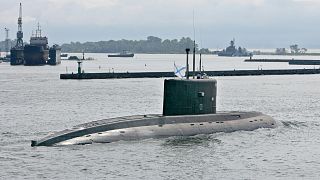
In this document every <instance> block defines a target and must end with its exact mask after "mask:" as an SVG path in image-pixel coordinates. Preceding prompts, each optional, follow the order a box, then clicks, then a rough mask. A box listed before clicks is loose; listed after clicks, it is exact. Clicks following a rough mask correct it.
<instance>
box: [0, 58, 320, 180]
mask: <svg viewBox="0 0 320 180" xmlns="http://www.w3.org/2000/svg"><path fill="white" fill-rule="evenodd" d="M88 56H93V57H96V58H98V59H99V60H95V61H90V62H84V64H83V67H84V69H85V71H86V72H105V71H109V69H111V70H112V68H113V70H114V71H116V72H120V71H123V72H125V71H157V70H165V71H170V70H171V69H173V62H174V61H175V62H176V64H183V63H184V55H137V57H136V58H133V59H121V58H120V59H117V58H116V59H108V58H105V57H106V55H103V54H89V55H88ZM283 58H286V57H283ZM309 58H310V57H309ZM242 60H243V58H219V57H215V56H205V57H204V64H205V68H206V69H208V70H213V69H234V68H236V69H256V68H257V66H258V65H262V66H263V68H266V69H267V68H273V69H275V68H288V67H289V65H287V64H286V63H258V64H255V63H243V62H242ZM99 66H100V69H99ZM66 67H67V68H66ZM309 67H312V68H313V66H309ZM290 68H292V66H290ZM295 68H304V67H303V66H295ZM317 68H318V67H317ZM66 70H68V72H69V73H71V72H72V71H73V72H76V63H75V62H74V61H73V62H66V61H63V63H62V64H61V65H59V66H42V67H24V66H16V67H12V66H10V65H9V64H8V63H1V64H0V142H1V146H0V177H1V178H0V179H280V178H284V179H319V177H320V171H319V169H320V133H319V130H320V122H319V120H320V119H319V117H320V110H319V107H320V104H319V102H320V91H319V89H320V76H319V75H293V76H251V77H250V76H249V77H218V78H217V80H218V110H220V111H228V110H243V111H252V110H255V111H261V112H264V113H266V114H268V115H271V116H273V117H274V118H275V119H276V120H277V121H278V122H279V124H280V126H279V127H278V128H276V129H258V130H256V131H252V132H244V131H239V132H234V133H217V134H211V135H198V136H195V137H184V138H181V137H170V138H164V139H147V140H142V141H130V142H126V141H120V142H116V143H110V144H92V145H83V146H66V147H30V140H33V139H39V138H41V137H44V136H46V135H47V134H48V133H50V132H53V131H58V130H63V129H65V128H70V127H72V126H74V125H77V124H80V123H84V122H88V121H92V120H98V119H102V118H109V117H116V116H124V115H132V114H148V113H161V112H162V96H163V79H115V80H80V81H78V80H60V79H59V74H60V73H65V72H66Z"/></svg>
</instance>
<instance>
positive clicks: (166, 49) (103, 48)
mask: <svg viewBox="0 0 320 180" xmlns="http://www.w3.org/2000/svg"><path fill="white" fill-rule="evenodd" d="M61 48H62V51H63V52H82V51H83V50H84V51H85V52H91V53H118V52H122V51H123V50H128V51H132V52H134V53H150V54H156V53H159V54H165V53H166V54H173V53H178V54H180V53H185V49H186V48H191V49H192V48H193V40H192V39H190V38H189V37H183V38H181V39H180V40H177V39H173V40H169V39H165V40H162V39H161V38H158V37H155V36H148V37H147V39H146V40H125V39H122V40H118V41H115V40H109V41H98V42H85V43H80V42H71V43H70V44H62V45H61ZM196 51H197V52H201V53H203V54H208V53H211V51H210V50H209V49H206V48H202V49H201V50H199V49H198V45H197V44H196Z"/></svg>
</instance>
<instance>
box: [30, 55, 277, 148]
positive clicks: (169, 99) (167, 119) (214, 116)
mask: <svg viewBox="0 0 320 180" xmlns="http://www.w3.org/2000/svg"><path fill="white" fill-rule="evenodd" d="M189 51H190V49H186V54H187V58H186V59H187V61H186V66H187V67H186V78H185V79H166V80H164V96H163V113H162V114H147V115H133V116H124V117H116V118H108V119H102V120H97V121H92V122H88V123H84V124H80V125H76V126H74V127H72V128H70V129H66V130H62V131H59V132H55V133H53V134H50V135H48V136H46V137H44V138H42V139H40V140H32V141H31V146H32V147H33V146H63V145H84V144H92V143H111V142H116V141H121V140H124V141H129V140H139V139H147V138H165V137H170V136H194V135H198V134H212V133H217V132H234V131H253V130H256V129H259V128H275V127H277V123H276V121H275V120H274V119H273V118H272V117H270V116H268V115H265V114H263V113H261V112H239V111H229V112H217V111H216V109H217V107H216V102H217V81H216V80H215V79H211V78H208V77H206V76H202V75H200V76H197V77H196V78H195V70H194V67H195V66H193V78H191V79H190V78H189V64H188V55H189ZM194 54H195V51H194ZM200 57H201V56H200ZM193 65H195V55H194V56H193ZM200 67H201V61H200ZM200 72H201V69H200Z"/></svg>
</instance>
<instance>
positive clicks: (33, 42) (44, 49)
mask: <svg viewBox="0 0 320 180" xmlns="http://www.w3.org/2000/svg"><path fill="white" fill-rule="evenodd" d="M23 53H24V65H26V66H37V65H45V64H47V61H48V58H49V46H48V38H47V37H45V36H42V35H41V29H40V25H39V24H38V28H37V30H36V33H35V34H32V36H31V38H30V44H27V45H25V46H24V51H23Z"/></svg>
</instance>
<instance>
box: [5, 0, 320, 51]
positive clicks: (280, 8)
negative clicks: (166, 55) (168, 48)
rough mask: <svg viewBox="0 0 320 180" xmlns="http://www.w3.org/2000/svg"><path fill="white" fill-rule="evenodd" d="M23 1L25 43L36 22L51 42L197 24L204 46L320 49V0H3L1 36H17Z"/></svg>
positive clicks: (172, 32) (173, 33)
mask: <svg viewBox="0 0 320 180" xmlns="http://www.w3.org/2000/svg"><path fill="white" fill-rule="evenodd" d="M19 2H21V3H22V6H23V13H22V16H23V32H24V41H29V38H30V36H31V34H32V30H34V29H36V25H37V23H38V22H39V23H40V25H41V28H42V31H43V35H46V36H48V38H49V44H54V43H57V44H62V43H69V42H71V41H73V42H77V41H79V42H86V41H91V42H92V41H100V40H111V39H113V40H118V39H132V40H140V39H146V38H147V36H157V37H160V38H162V39H180V38H181V37H191V38H193V37H194V33H193V32H194V30H193V24H195V32H196V33H195V37H196V41H197V42H198V44H200V46H201V47H206V48H212V49H215V48H224V47H226V46H228V44H229V41H230V40H231V39H233V38H235V40H236V45H238V46H242V47H247V48H276V47H286V48H288V47H289V46H290V45H291V44H299V46H300V47H306V48H319V49H320V43H319V42H320V35H319V34H320V11H319V9H320V0H20V1H18V0H0V28H1V33H0V39H1V40H2V39H5V31H4V28H5V27H7V28H9V29H10V38H12V39H14V38H15V34H16V31H17V18H18V12H19ZM193 17H194V18H193ZM193 19H194V21H193Z"/></svg>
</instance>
